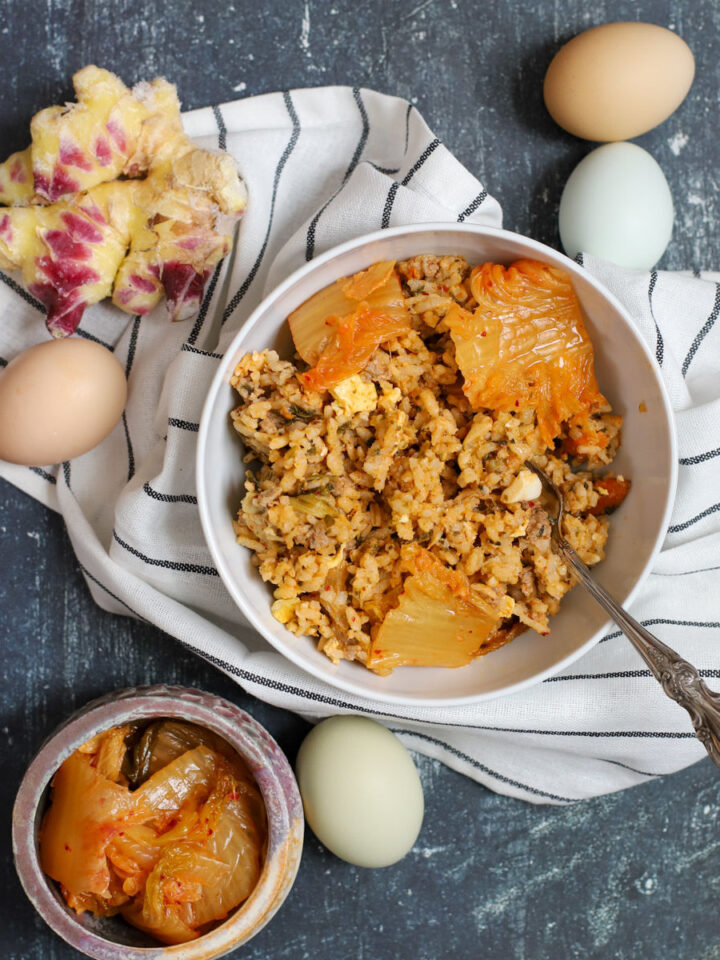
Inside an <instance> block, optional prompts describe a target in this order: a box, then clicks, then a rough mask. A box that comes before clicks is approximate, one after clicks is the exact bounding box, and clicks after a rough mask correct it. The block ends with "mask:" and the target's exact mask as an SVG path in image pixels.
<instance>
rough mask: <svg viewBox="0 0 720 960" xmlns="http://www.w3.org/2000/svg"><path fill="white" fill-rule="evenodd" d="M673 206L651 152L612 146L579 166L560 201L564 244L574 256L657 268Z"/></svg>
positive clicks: (668, 233)
mask: <svg viewBox="0 0 720 960" xmlns="http://www.w3.org/2000/svg"><path fill="white" fill-rule="evenodd" d="M672 228H673V202H672V196H671V194H670V187H669V186H668V182H667V180H666V179H665V174H664V173H663V172H662V170H661V169H660V166H659V164H658V163H657V161H656V160H655V159H654V158H653V157H651V156H650V154H649V153H648V152H647V150H643V149H642V147H638V146H637V145H636V144H634V143H623V142H620V143H608V144H605V145H604V146H602V147H598V148H597V149H596V150H593V151H592V153H589V154H588V155H587V156H586V157H585V158H584V159H582V160H581V161H580V163H579V164H578V165H577V166H576V167H575V169H574V170H573V172H572V173H571V174H570V177H569V179H568V182H567V183H566V184H565V189H564V190H563V195H562V198H561V200H560V240H561V241H562V245H563V248H564V249H565V252H566V253H567V254H568V256H570V257H575V256H576V255H577V254H578V253H580V252H583V253H590V254H593V255H594V256H597V257H602V258H603V259H604V260H611V261H612V262H613V263H617V264H619V265H620V266H621V267H630V268H632V269H635V270H648V269H650V268H651V267H654V266H655V264H656V263H657V261H658V260H659V259H660V257H661V256H662V255H663V253H664V252H665V249H666V247H667V245H668V243H669V242H670V237H671V236H672Z"/></svg>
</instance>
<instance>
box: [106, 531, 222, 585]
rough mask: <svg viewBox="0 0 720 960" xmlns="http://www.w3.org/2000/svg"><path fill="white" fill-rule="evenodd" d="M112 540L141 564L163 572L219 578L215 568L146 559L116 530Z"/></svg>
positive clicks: (176, 561) (146, 557) (145, 556)
mask: <svg viewBox="0 0 720 960" xmlns="http://www.w3.org/2000/svg"><path fill="white" fill-rule="evenodd" d="M113 540H114V541H115V542H116V543H118V544H119V545H120V546H121V547H122V548H123V550H127V552H128V553H131V554H132V555H133V556H134V557H137V558H138V559H139V560H142V561H143V563H147V564H149V566H151V567H163V568H164V569H165V570H180V571H182V573H201V574H204V575H205V576H208V577H217V576H219V574H218V572H217V570H216V569H215V567H206V566H204V565H203V564H200V563H182V562H181V561H179V560H158V559H157V558H156V557H148V556H147V554H145V553H141V552H140V551H139V550H136V549H135V547H131V546H130V544H129V543H126V542H125V541H124V540H121V539H120V537H119V536H118V535H117V531H116V530H113Z"/></svg>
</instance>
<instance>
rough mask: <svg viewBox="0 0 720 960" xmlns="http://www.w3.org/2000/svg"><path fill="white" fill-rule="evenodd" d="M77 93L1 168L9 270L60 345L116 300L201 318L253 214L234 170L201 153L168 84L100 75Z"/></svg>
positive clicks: (3, 255)
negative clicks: (214, 276) (242, 221)
mask: <svg viewBox="0 0 720 960" xmlns="http://www.w3.org/2000/svg"><path fill="white" fill-rule="evenodd" d="M73 83H74V85H75V90H76V93H77V96H78V103H77V104H74V105H69V106H67V107H49V108H48V109H47V110H41V111H40V113H38V114H36V116H35V117H34V118H33V120H32V122H31V132H32V144H31V146H30V147H28V148H27V150H24V151H21V152H20V153H15V154H13V155H12V156H10V157H9V158H8V159H7V160H6V161H5V163H4V164H0V203H4V204H7V205H9V206H8V207H7V208H6V209H2V208H0V268H3V269H8V270H21V271H22V277H23V282H24V284H25V286H26V287H27V289H28V291H29V292H30V293H31V294H32V295H33V296H35V297H36V298H37V299H38V300H40V301H41V303H42V304H43V305H44V306H45V308H46V310H47V326H48V329H49V330H50V332H51V333H52V334H53V335H54V336H56V337H62V336H67V335H68V334H71V333H73V332H74V330H75V329H76V328H77V325H78V323H79V322H80V319H81V317H82V314H83V312H84V310H85V308H86V307H87V306H89V305H90V304H93V303H97V302H98V301H100V300H102V299H104V298H105V297H108V296H110V295H112V298H113V303H114V304H115V305H116V306H118V307H120V309H121V310H124V311H125V312H127V313H133V314H144V313H147V312H148V311H149V310H151V309H152V308H153V307H154V306H155V305H156V304H157V303H158V302H159V300H160V299H161V298H162V296H163V293H164V294H165V297H166V299H167V304H168V311H169V313H170V316H171V318H172V319H173V320H183V319H185V318H187V317H189V316H192V315H193V314H194V313H196V312H197V310H198V308H199V306H200V302H201V299H202V294H203V290H204V286H205V282H206V280H207V278H208V276H209V275H210V272H211V270H212V268H213V267H214V266H215V264H217V263H218V262H219V261H220V260H221V259H222V258H223V257H224V256H225V255H226V254H227V253H228V252H229V250H230V248H231V246H232V231H233V227H234V223H235V221H236V220H237V219H238V218H239V217H240V216H241V215H242V213H243V211H244V209H245V206H246V191H245V188H244V185H243V183H242V181H241V180H240V179H239V177H238V173H237V169H236V166H235V161H234V160H233V158H232V157H231V156H230V155H229V154H227V153H224V152H221V151H210V150H202V149H199V148H197V147H195V146H194V144H193V143H192V142H191V141H190V139H189V138H188V137H187V136H186V134H185V133H184V131H183V129H182V122H181V119H180V105H179V103H178V100H177V95H176V92H175V88H174V87H173V86H172V85H171V84H169V83H167V81H165V80H162V79H158V80H154V81H153V82H152V83H141V84H137V85H136V86H135V87H134V88H133V89H132V90H129V89H128V88H127V87H126V86H125V85H124V84H123V83H122V81H121V80H120V79H119V78H118V77H116V76H115V75H114V74H112V73H110V72H109V71H107V70H101V69H99V68H98V67H94V66H89V67H85V68H84V69H83V70H80V71H79V72H78V73H77V74H75V77H74V78H73ZM118 176H122V177H124V178H128V179H122V180H118V179H116V178H117V177H118ZM130 178H134V179H130Z"/></svg>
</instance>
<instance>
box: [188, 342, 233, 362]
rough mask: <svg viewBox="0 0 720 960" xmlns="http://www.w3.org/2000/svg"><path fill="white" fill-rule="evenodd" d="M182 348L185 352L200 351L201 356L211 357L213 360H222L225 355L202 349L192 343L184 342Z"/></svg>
mask: <svg viewBox="0 0 720 960" xmlns="http://www.w3.org/2000/svg"><path fill="white" fill-rule="evenodd" d="M181 349H182V350H183V351H184V352H185V353H198V354H200V356H201V357H211V358H212V359H213V360H222V358H223V356H224V354H222V353H210V351H209V350H200V349H198V347H194V346H193V345H192V344H191V343H184V344H183V345H182V348H181Z"/></svg>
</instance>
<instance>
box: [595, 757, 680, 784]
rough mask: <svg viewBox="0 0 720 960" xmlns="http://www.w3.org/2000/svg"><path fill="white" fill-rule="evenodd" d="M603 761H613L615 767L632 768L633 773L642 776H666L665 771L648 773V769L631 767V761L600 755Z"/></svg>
mask: <svg viewBox="0 0 720 960" xmlns="http://www.w3.org/2000/svg"><path fill="white" fill-rule="evenodd" d="M598 759H599V760H602V762H603V763H612V765H613V766H615V767H622V768H623V770H630V771H631V772H632V773H639V774H640V776H641V777H653V778H654V779H656V778H657V777H664V776H665V774H664V773H648V771H647V770H638V768H637V767H631V766H630V764H629V763H622V762H621V761H620V760H608V758H607V757H598Z"/></svg>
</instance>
